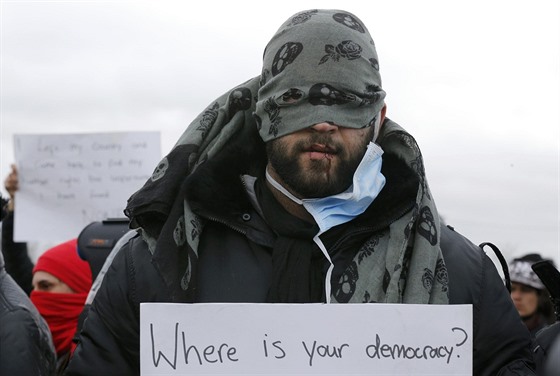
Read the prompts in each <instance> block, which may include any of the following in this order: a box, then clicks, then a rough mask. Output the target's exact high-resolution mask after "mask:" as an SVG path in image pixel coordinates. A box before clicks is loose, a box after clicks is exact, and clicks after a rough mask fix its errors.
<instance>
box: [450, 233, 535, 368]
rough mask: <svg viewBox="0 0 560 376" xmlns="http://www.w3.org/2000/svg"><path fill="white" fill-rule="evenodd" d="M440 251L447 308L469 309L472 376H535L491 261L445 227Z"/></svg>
mask: <svg viewBox="0 0 560 376" xmlns="http://www.w3.org/2000/svg"><path fill="white" fill-rule="evenodd" d="M441 246H442V251H443V256H444V260H445V263H446V265H447V270H448V274H449V290H450V296H449V298H450V303H451V304H472V305H473V336H474V338H473V363H474V364H473V374H475V375H479V376H490V375H503V376H505V375H517V376H519V375H534V372H533V359H532V355H531V336H530V334H529V331H528V330H527V327H526V326H525V325H524V324H523V322H522V321H521V319H520V317H519V314H518V313H517V310H516V309H515V306H514V305H513V302H512V300H511V297H510V294H509V292H508V290H507V289H506V287H505V285H504V283H503V281H502V278H501V277H500V275H499V274H498V272H497V270H496V267H495V266H494V263H493V262H492V260H490V258H489V257H488V256H487V255H486V254H485V253H484V251H483V250H482V249H481V248H480V247H477V246H475V245H474V244H472V243H471V242H470V241H468V240H467V239H466V238H464V237H463V236H461V235H460V234H458V233H456V232H454V231H453V230H451V229H449V228H447V227H444V228H442V235H441Z"/></svg>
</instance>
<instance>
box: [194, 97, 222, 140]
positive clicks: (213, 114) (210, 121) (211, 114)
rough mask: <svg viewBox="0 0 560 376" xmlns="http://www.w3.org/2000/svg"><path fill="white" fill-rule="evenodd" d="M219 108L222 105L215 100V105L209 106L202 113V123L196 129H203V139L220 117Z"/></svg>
mask: <svg viewBox="0 0 560 376" xmlns="http://www.w3.org/2000/svg"><path fill="white" fill-rule="evenodd" d="M218 108H220V105H219V104H218V103H217V102H215V103H214V104H213V105H211V106H209V107H208V108H207V109H206V111H204V113H203V114H202V119H200V125H199V126H198V127H197V128H196V130H198V131H202V139H205V138H206V133H208V130H209V129H210V128H211V127H212V125H214V123H215V122H216V119H217V118H218Z"/></svg>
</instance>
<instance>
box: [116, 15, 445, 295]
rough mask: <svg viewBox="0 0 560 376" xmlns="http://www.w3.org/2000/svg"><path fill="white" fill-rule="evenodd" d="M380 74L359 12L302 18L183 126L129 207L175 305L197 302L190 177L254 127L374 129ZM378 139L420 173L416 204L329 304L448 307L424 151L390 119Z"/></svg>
mask: <svg viewBox="0 0 560 376" xmlns="http://www.w3.org/2000/svg"><path fill="white" fill-rule="evenodd" d="M378 68H379V67H378V63H377V55H376V53H375V48H374V44H373V41H371V37H370V36H369V34H368V32H367V30H366V29H365V27H364V26H363V25H362V24H361V22H360V21H359V20H358V19H357V18H356V17H355V16H353V15H351V14H350V13H348V12H343V11H333V10H312V11H306V12H302V13H299V14H297V15H295V16H294V17H292V18H290V19H289V20H288V21H287V22H286V23H284V25H283V26H282V27H281V28H280V29H279V31H278V32H277V33H276V35H275V36H274V37H273V39H272V40H271V42H270V43H269V45H268V46H267V49H266V52H265V55H264V63H263V71H262V74H261V76H259V77H255V78H253V79H251V80H249V81H247V82H245V83H243V84H242V85H240V86H237V87H235V88H233V89H232V90H230V91H228V92H226V93H224V94H223V95H222V96H221V97H219V98H218V99H216V100H215V101H214V102H213V103H211V104H210V105H209V106H208V107H207V108H206V109H205V110H204V111H203V112H202V113H201V114H200V115H199V116H198V117H197V118H195V120H194V121H193V122H192V123H191V124H190V125H189V126H188V127H187V129H186V131H185V132H184V133H183V135H182V136H181V137H180V139H179V140H178V142H177V143H176V145H175V147H174V148H173V150H172V151H171V152H170V153H169V154H168V155H167V156H166V157H164V158H163V159H162V161H161V162H160V164H159V165H158V166H157V167H156V169H155V171H154V173H153V175H152V177H151V179H150V180H149V181H148V182H146V184H145V185H144V187H142V188H141V189H140V190H139V191H138V192H136V193H135V194H134V195H133V196H131V198H130V199H129V202H128V205H127V208H126V210H125V214H126V215H127V216H128V217H129V218H130V219H131V226H132V227H133V228H138V229H139V231H140V233H141V234H142V237H143V239H144V240H145V241H146V243H147V245H148V248H149V249H150V251H151V252H152V254H153V262H154V265H156V267H157V268H158V269H160V271H162V272H161V275H162V278H163V279H164V281H165V283H166V284H167V286H168V287H169V289H170V293H171V296H172V299H174V301H192V299H193V297H194V292H193V290H194V289H195V287H194V286H193V283H192V280H193V273H196V264H197V260H198V245H199V239H200V234H201V232H202V231H203V228H204V221H203V220H202V219H201V218H199V217H198V216H197V215H195V214H194V213H193V210H192V209H191V206H190V204H191V203H190V202H189V201H188V200H186V199H185V197H186V188H185V187H186V185H187V183H188V179H189V176H191V174H192V173H193V172H194V171H196V169H197V167H198V166H199V165H200V164H202V163H204V162H206V161H208V160H211V159H213V158H214V157H215V156H216V155H218V154H219V153H220V152H221V151H222V150H223V149H224V147H225V146H226V145H227V144H228V143H230V141H231V140H232V139H234V138H241V139H244V138H245V137H248V138H249V136H248V135H249V134H250V135H251V139H252V140H254V137H252V133H253V132H257V130H258V133H259V134H260V138H261V139H262V140H264V141H265V142H266V141H269V140H272V139H275V138H278V137H281V136H283V135H286V134H289V133H292V132H295V131H297V130H300V129H304V128H306V127H309V126H312V125H314V124H316V123H318V122H323V121H324V122H332V123H335V124H339V125H341V124H343V125H344V126H347V127H353V128H363V127H365V126H371V125H372V120H374V118H375V116H376V114H377V113H378V112H379V110H380V109H381V108H382V107H383V105H384V103H383V99H384V97H385V92H384V91H383V90H382V89H381V79H380V76H379V71H378ZM318 85H319V86H318ZM379 143H380V145H381V146H382V148H383V149H384V150H385V152H386V153H392V154H395V155H397V156H398V157H399V158H401V159H402V160H404V161H405V163H406V164H407V165H408V166H409V167H410V168H411V169H413V170H414V171H415V172H416V174H417V175H418V177H419V180H420V185H419V187H418V194H417V197H416V204H415V207H414V209H413V210H411V211H410V212H409V213H406V214H404V213H403V214H404V215H403V216H402V217H400V218H399V219H398V220H397V221H396V222H394V223H392V224H390V226H389V231H388V232H386V233H384V234H383V236H380V237H377V238H375V239H371V240H370V241H368V242H367V243H366V244H365V245H364V247H362V249H360V251H359V252H358V255H357V256H356V259H355V260H354V264H353V265H352V266H351V267H350V269H349V271H348V273H345V274H344V275H343V276H342V277H343V278H346V280H347V281H348V283H347V284H346V282H344V283H342V284H341V286H343V288H341V289H339V290H338V291H333V300H332V301H338V302H364V301H377V302H388V303H400V302H405V303H447V302H448V291H447V271H446V268H445V264H444V262H443V258H442V254H441V249H440V247H439V219H438V215H437V210H436V207H435V204H434V202H433V201H432V198H431V195H430V192H429V189H428V185H427V183H426V180H425V177H424V168H423V162H422V157H421V154H420V151H419V149H418V146H417V145H416V142H415V141H414V139H413V138H412V136H410V135H409V134H408V133H406V132H405V131H404V130H403V129H402V128H400V127H399V126H398V125H397V124H396V123H394V122H391V121H389V120H387V121H386V122H385V124H384V126H383V127H382V128H381V133H380V135H379ZM247 147H252V145H251V144H250V143H248V144H247ZM374 203H375V201H374ZM374 250H375V252H374ZM370 256H371V257H370Z"/></svg>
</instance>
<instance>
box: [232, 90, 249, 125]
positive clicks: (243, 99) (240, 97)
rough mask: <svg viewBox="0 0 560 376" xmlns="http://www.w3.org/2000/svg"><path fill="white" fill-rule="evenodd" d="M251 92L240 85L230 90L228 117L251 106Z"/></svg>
mask: <svg viewBox="0 0 560 376" xmlns="http://www.w3.org/2000/svg"><path fill="white" fill-rule="evenodd" d="M252 101H253V99H252V93H251V90H249V89H248V88H246V87H240V88H237V89H235V90H234V91H232V92H231V94H230V96H229V117H230V118H231V117H233V115H234V114H235V113H236V112H238V111H245V110H248V109H249V108H251V104H252Z"/></svg>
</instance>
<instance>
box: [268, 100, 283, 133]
mask: <svg viewBox="0 0 560 376" xmlns="http://www.w3.org/2000/svg"><path fill="white" fill-rule="evenodd" d="M264 111H265V112H266V113H267V114H268V118H269V119H270V129H269V130H268V134H272V135H274V137H276V136H277V135H278V126H279V125H280V124H282V117H280V108H279V107H278V104H277V103H276V101H275V100H274V98H272V97H270V98H268V99H267V100H266V102H265V104H264Z"/></svg>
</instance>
